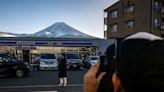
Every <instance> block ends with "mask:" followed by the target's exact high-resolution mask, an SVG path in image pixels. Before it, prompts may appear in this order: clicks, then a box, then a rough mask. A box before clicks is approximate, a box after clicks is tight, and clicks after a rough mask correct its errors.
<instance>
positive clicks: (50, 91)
mask: <svg viewBox="0 0 164 92" xmlns="http://www.w3.org/2000/svg"><path fill="white" fill-rule="evenodd" d="M32 92H58V91H32Z"/></svg>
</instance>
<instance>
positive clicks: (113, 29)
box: [111, 24, 118, 32]
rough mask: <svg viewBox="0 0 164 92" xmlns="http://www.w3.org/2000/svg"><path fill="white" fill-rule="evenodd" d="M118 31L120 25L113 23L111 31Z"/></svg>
mask: <svg viewBox="0 0 164 92" xmlns="http://www.w3.org/2000/svg"><path fill="white" fill-rule="evenodd" d="M117 31H118V26H117V24H113V25H111V32H117Z"/></svg>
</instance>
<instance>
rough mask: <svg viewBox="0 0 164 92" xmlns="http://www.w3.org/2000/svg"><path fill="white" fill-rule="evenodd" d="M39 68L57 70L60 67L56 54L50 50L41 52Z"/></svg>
mask: <svg viewBox="0 0 164 92" xmlns="http://www.w3.org/2000/svg"><path fill="white" fill-rule="evenodd" d="M39 63H40V64H39V69H40V70H56V69H58V62H57V58H56V55H55V54H54V53H50V52H42V53H40V58H39Z"/></svg>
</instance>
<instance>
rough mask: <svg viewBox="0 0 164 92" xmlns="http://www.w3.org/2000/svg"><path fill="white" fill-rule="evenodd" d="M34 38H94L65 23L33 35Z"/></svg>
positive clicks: (59, 23)
mask: <svg viewBox="0 0 164 92" xmlns="http://www.w3.org/2000/svg"><path fill="white" fill-rule="evenodd" d="M33 36H34V37H49V38H50V37H52V38H92V36H89V35H87V34H84V33H82V32H80V31H78V30H76V29H75V28H73V27H71V26H69V25H67V24H66V23H64V22H57V23H55V24H53V25H51V26H49V27H47V28H45V29H44V30H41V31H39V32H37V33H34V34H33Z"/></svg>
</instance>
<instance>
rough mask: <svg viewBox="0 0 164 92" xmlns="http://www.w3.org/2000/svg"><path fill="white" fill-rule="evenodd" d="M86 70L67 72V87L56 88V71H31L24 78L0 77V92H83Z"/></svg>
mask: <svg viewBox="0 0 164 92" xmlns="http://www.w3.org/2000/svg"><path fill="white" fill-rule="evenodd" d="M85 72H86V70H69V71H68V72H67V74H68V85H67V86H66V87H61V86H58V83H59V81H58V72H57V71H31V73H30V74H29V75H28V76H27V77H24V78H14V77H0V92H83V75H84V73H85Z"/></svg>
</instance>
